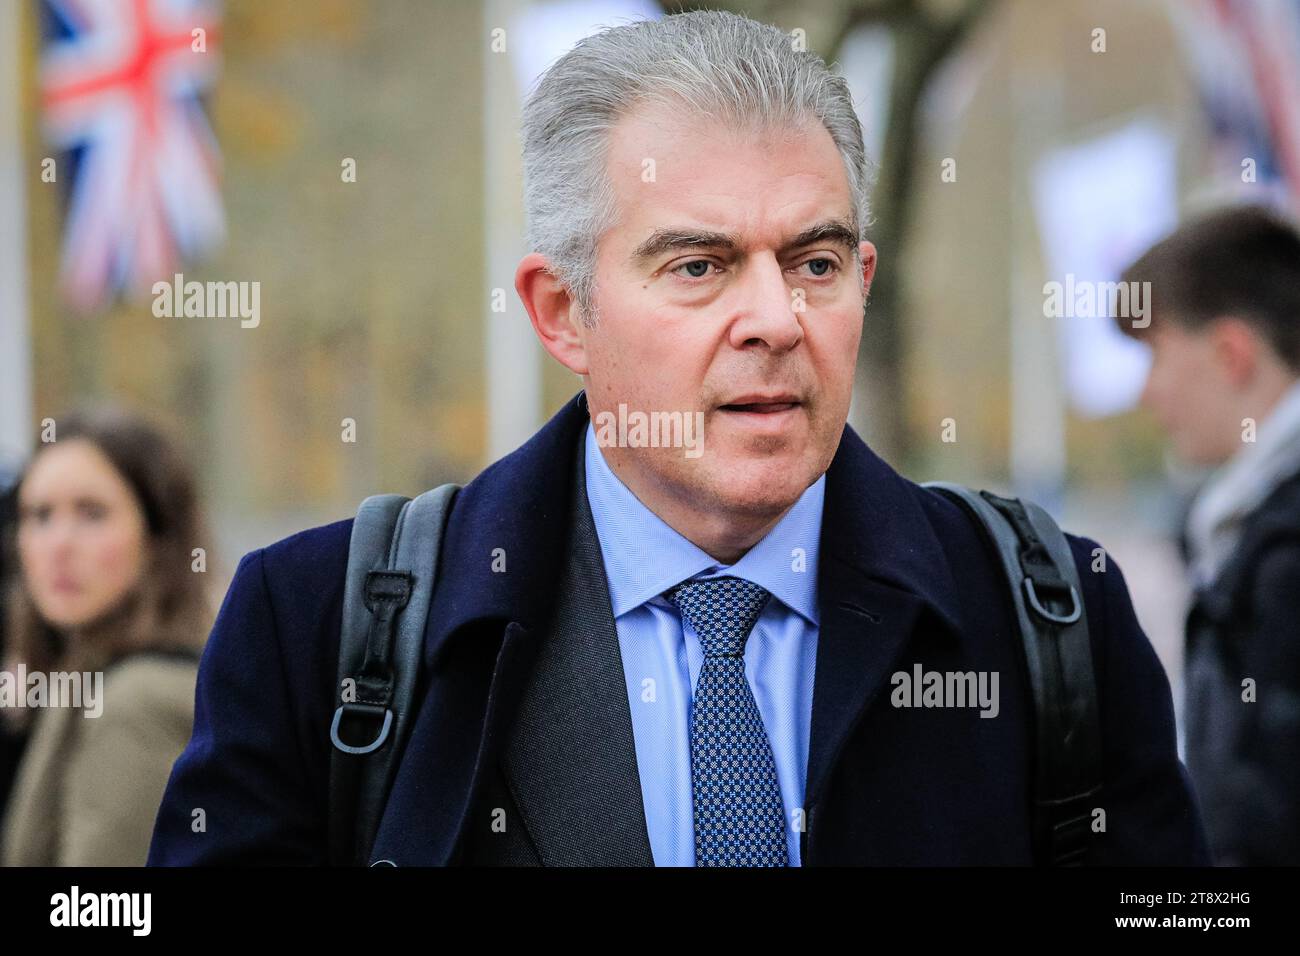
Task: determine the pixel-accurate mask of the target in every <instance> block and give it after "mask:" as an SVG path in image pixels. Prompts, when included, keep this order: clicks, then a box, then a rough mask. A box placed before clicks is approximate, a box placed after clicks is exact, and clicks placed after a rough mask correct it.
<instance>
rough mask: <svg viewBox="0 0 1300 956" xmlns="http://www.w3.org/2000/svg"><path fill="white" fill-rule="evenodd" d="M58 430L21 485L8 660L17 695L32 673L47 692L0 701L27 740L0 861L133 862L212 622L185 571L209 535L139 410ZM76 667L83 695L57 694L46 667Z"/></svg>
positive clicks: (142, 845)
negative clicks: (33, 700) (34, 699)
mask: <svg viewBox="0 0 1300 956" xmlns="http://www.w3.org/2000/svg"><path fill="white" fill-rule="evenodd" d="M54 427H55V431H54V435H53V438H54V440H53V441H45V442H43V443H41V444H40V445H39V446H38V450H37V452H36V454H35V455H34V457H33V458H32V460H31V462H30V463H29V464H28V466H27V468H26V469H25V471H24V473H23V475H22V476H21V479H20V481H19V484H18V497H17V527H16V533H15V534H14V535H13V536H12V540H11V541H10V542H9V543H10V545H11V547H12V548H13V554H14V556H15V557H16V568H15V573H14V574H13V575H12V576H11V578H12V579H11V581H10V582H9V594H8V599H9V609H8V611H9V625H10V626H9V641H8V644H7V646H6V648H5V661H4V669H5V671H6V672H7V674H8V675H9V678H8V679H9V680H10V681H11V686H12V687H16V688H17V692H18V694H25V693H27V692H28V691H29V689H30V688H31V687H33V686H35V684H34V678H33V675H42V678H41V679H44V681H45V688H46V692H47V699H46V701H45V702H44V703H43V704H42V705H40V706H18V705H13V698H12V696H11V698H10V704H11V706H6V707H5V708H4V709H0V717H2V718H3V719H4V720H6V721H7V722H9V723H11V724H16V725H18V726H20V727H22V728H23V729H25V730H26V731H28V732H29V733H30V738H29V741H28V744H27V747H26V751H25V753H24V754H23V757H22V761H21V764H20V765H19V768H18V776H17V779H16V780H15V782H14V787H13V792H12V794H11V796H10V800H9V803H8V806H7V808H6V811H5V818H4V828H3V842H2V843H0V859H2V861H3V863H4V864H5V865H7V866H71V865H75V866H117V865H141V864H143V863H144V862H145V857H146V855H147V852H148V847H149V837H150V833H151V831H152V828H153V823H154V817H155V814H156V812H157V808H158V804H159V801H160V799H161V796H162V792H163V788H164V786H165V784H166V781H167V776H168V773H169V772H170V769H171V765H172V763H173V762H174V761H175V759H176V757H177V755H178V754H179V753H180V752H181V750H182V749H183V748H184V746H185V743H186V741H187V740H188V739H189V735H190V730H191V725H192V722H193V703H194V683H195V677H196V673H197V666H198V656H199V651H200V649H201V647H202V643H203V641H204V639H205V636H206V631H207V627H208V624H209V620H210V619H209V613H208V601H207V596H206V593H205V588H204V577H205V576H204V575H203V574H201V573H195V568H194V567H193V561H194V558H193V557H192V549H193V548H195V547H201V546H202V545H203V543H204V541H203V536H202V522H201V519H200V516H199V508H198V501H197V497H196V492H195V483H194V479H193V476H192V474H191V472H190V470H189V468H188V467H187V466H186V465H185V463H184V462H183V459H182V458H181V456H180V455H179V453H178V452H177V450H176V448H175V447H174V445H173V444H172V442H170V441H169V440H168V439H167V437H166V436H164V435H163V434H162V433H161V432H160V431H159V430H158V429H156V428H155V427H153V426H152V425H150V424H148V423H146V422H145V421H143V420H141V419H139V418H138V417H136V416H134V415H131V414H128V413H125V412H121V411H112V410H105V411H96V412H91V413H86V414H78V415H73V416H68V417H65V418H60V419H57V420H56V422H55V425H54ZM44 437H46V438H49V437H50V436H48V435H46V436H44ZM205 557H206V556H205ZM74 673H80V674H82V675H86V676H85V679H84V682H83V683H82V685H81V687H82V697H81V698H80V699H76V698H72V699H56V696H57V695H55V694H54V692H53V688H54V687H55V684H56V679H57V678H56V676H55V675H70V674H74ZM22 678H25V683H23V682H20V679H22ZM64 686H65V687H68V686H70V685H69V684H64ZM69 696H70V695H69ZM23 699H24V701H28V698H27V697H24V698H23ZM38 703H39V699H38Z"/></svg>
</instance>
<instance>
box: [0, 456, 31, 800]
mask: <svg viewBox="0 0 1300 956" xmlns="http://www.w3.org/2000/svg"><path fill="white" fill-rule="evenodd" d="M15 481H16V476H15V475H14V474H13V473H11V472H9V471H0V542H3V541H6V540H8V537H9V535H10V534H11V533H12V530H13V523H14V518H15V515H14V495H15V491H16V489H15V487H14V483H15ZM11 562H12V556H11V554H10V549H8V548H4V547H0V582H3V581H6V580H8V578H9V574H10V563H11ZM6 606H7V602H6V595H5V592H4V589H3V588H2V587H0V661H3V660H4V659H5V635H6V631H7V628H6V617H7V615H6V613H5V608H6ZM26 741H27V736H26V734H24V733H22V732H21V731H19V730H18V729H17V728H14V727H11V726H10V723H9V722H8V721H4V720H0V820H3V819H4V808H5V806H6V805H7V804H8V802H9V792H10V791H11V790H12V789H13V783H14V777H15V775H16V774H17V772H18V762H19V761H20V760H22V757H23V746H24V744H25V743H26Z"/></svg>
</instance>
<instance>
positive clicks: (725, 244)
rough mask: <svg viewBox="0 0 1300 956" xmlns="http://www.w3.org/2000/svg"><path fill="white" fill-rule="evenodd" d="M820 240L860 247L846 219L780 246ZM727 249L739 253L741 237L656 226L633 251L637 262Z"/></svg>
mask: <svg viewBox="0 0 1300 956" xmlns="http://www.w3.org/2000/svg"><path fill="white" fill-rule="evenodd" d="M816 242H830V243H832V244H834V245H837V246H842V247H843V248H844V249H845V250H846V251H848V252H849V253H850V254H851V253H852V252H853V251H854V250H856V249H857V247H858V236H857V233H856V232H855V231H854V230H853V227H852V226H850V225H849V223H848V222H847V221H845V220H843V219H827V220H824V221H823V222H819V223H817V224H816V225H813V226H809V227H808V228H807V229H805V230H803V231H802V232H800V233H799V234H798V235H796V236H794V237H793V238H791V239H790V240H788V241H787V242H786V243H785V244H784V245H783V246H782V247H781V249H780V251H781V252H787V251H789V250H791V249H799V248H802V247H803V246H810V245H812V244H813V243H816ZM696 248H705V249H725V250H728V251H731V252H735V251H736V250H737V249H739V248H740V237H738V236H736V235H734V234H732V233H727V232H712V231H710V230H707V229H656V230H655V231H654V232H653V233H651V234H650V238H649V239H647V240H646V241H645V242H643V243H641V245H639V246H637V247H636V249H635V250H633V252H632V261H633V262H644V261H646V260H647V259H656V258H658V257H659V256H661V255H663V254H664V253H665V252H672V251H674V250H679V249H696Z"/></svg>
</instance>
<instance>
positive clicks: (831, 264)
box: [804, 257, 840, 279]
mask: <svg viewBox="0 0 1300 956" xmlns="http://www.w3.org/2000/svg"><path fill="white" fill-rule="evenodd" d="M815 263H824V264H825V265H824V268H823V269H822V270H820V271H819V270H818V269H816V268H814V269H813V270H812V274H813V276H814V277H815V278H818V279H824V278H825V277H826V276H828V275H833V274H834V273H836V272H839V271H840V267H839V264H838V263H837V262H836V261H835V260H834V259H827V258H825V257H823V258H820V259H809V260H808V261H807V262H805V263H804V265H806V266H812V265H814V264H815Z"/></svg>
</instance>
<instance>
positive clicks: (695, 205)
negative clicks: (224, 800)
mask: <svg viewBox="0 0 1300 956" xmlns="http://www.w3.org/2000/svg"><path fill="white" fill-rule="evenodd" d="M606 170H607V174H608V177H609V180H610V184H611V187H612V190H613V199H614V202H615V204H616V207H617V210H616V219H615V221H616V225H615V231H618V232H620V236H619V238H618V242H617V245H618V246H619V253H620V256H621V257H622V258H629V257H630V258H633V259H640V258H644V255H643V253H644V251H645V243H646V241H647V240H648V239H650V238H651V237H652V235H653V234H654V233H656V232H659V231H661V230H675V229H676V230H681V229H691V230H697V231H700V232H710V233H719V234H720V233H726V234H729V235H731V236H732V237H734V238H736V239H737V240H739V241H740V242H741V243H742V244H744V242H745V241H746V240H747V238H753V239H755V240H757V241H762V242H765V243H766V242H767V241H769V240H772V241H777V242H782V243H784V242H788V241H789V240H791V239H792V238H793V237H794V236H795V235H796V234H802V233H806V232H807V231H808V230H810V229H813V228H814V227H820V226H824V225H825V224H826V223H828V222H833V223H838V224H842V229H841V231H842V233H843V235H840V234H838V233H837V234H835V235H834V236H832V238H833V239H834V240H835V241H837V242H839V241H841V240H842V239H843V238H844V237H845V236H847V237H848V238H851V240H852V241H851V243H849V245H850V246H852V247H853V248H856V243H857V229H856V222H855V218H856V217H855V216H854V207H853V200H852V194H851V191H850V188H849V182H848V175H847V173H846V171H845V169H844V162H843V159H842V157H841V155H840V152H839V150H838V148H837V147H836V145H835V142H834V140H833V139H832V138H831V135H830V133H829V132H828V131H827V130H826V128H825V127H824V126H823V125H822V124H821V123H820V122H818V121H817V120H816V118H815V117H806V118H802V119H799V118H792V119H790V120H783V121H780V122H776V123H770V122H763V121H760V120H757V119H751V120H748V121H745V122H737V123H734V124H733V123H723V122H720V121H719V120H717V119H715V118H713V117H710V116H708V115H705V114H701V113H700V112H699V111H698V110H695V111H692V110H690V109H688V108H686V107H684V106H681V107H677V108H676V110H674V108H673V106H672V105H665V104H662V103H658V102H656V103H653V104H646V105H643V106H641V107H640V108H639V109H637V110H635V111H633V112H631V113H629V114H628V115H627V116H625V117H624V118H623V119H622V120H620V121H619V123H618V124H617V125H616V126H615V127H614V129H613V130H612V132H611V135H610V142H609V148H608V153H607V157H606Z"/></svg>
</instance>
